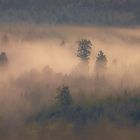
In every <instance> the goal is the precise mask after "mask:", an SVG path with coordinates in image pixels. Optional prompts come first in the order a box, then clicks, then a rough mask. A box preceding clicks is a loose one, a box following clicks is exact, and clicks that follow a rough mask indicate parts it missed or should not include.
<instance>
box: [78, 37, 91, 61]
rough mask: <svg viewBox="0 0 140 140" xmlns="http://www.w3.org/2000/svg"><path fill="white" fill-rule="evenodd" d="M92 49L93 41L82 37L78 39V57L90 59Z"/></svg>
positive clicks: (85, 59) (84, 59)
mask: <svg viewBox="0 0 140 140" xmlns="http://www.w3.org/2000/svg"><path fill="white" fill-rule="evenodd" d="M91 49H92V43H91V41H90V40H86V39H81V40H80V41H78V50H77V57H79V58H80V59H81V60H82V61H88V60H89V59H90V54H91Z"/></svg>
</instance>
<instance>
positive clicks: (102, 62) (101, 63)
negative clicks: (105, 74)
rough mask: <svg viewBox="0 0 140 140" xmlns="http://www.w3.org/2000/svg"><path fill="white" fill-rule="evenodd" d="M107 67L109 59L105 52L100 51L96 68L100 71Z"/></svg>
mask: <svg viewBox="0 0 140 140" xmlns="http://www.w3.org/2000/svg"><path fill="white" fill-rule="evenodd" d="M106 65H107V58H106V55H105V54H104V52H103V51H102V50H101V51H99V53H98V55H97V57H96V66H97V68H99V69H104V68H105V67H106Z"/></svg>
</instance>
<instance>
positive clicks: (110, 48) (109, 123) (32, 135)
mask: <svg viewBox="0 0 140 140" xmlns="http://www.w3.org/2000/svg"><path fill="white" fill-rule="evenodd" d="M0 40H1V41H0V51H1V55H2V54H3V53H4V54H5V55H6V57H7V61H6V63H4V64H3V63H1V61H3V60H1V59H0V130H1V131H0V138H1V139H4V140H19V139H20V140H22V139H27V140H40V139H41V140H59V139H66V140H67V139H68V140H72V139H73V140H75V139H79V140H82V139H89V140H90V139H96V140H102V139H108V140H111V139H116V140H118V139H120V140H123V139H128V140H138V139H139V137H140V134H139V130H140V93H139V92H140V80H139V79H140V75H139V71H140V63H139V60H140V56H139V52H140V48H139V46H140V29H139V28H138V27H135V28H124V27H96V26H94V27H92V26H91V27H89V26H88V27H86V26H84V27H83V26H45V25H42V26H37V25H31V24H30V25H29V24H27V25H25V24H13V25H1V26H0ZM82 40H84V41H85V40H86V41H85V42H88V43H87V44H88V45H89V44H90V43H91V44H90V45H89V46H91V49H90V53H89V55H88V56H87V58H88V59H86V61H85V60H84V59H83V55H81V54H79V53H78V48H79V46H80V43H79V42H80V41H81V42H82ZM85 42H84V43H85ZM82 43H83V42H82ZM80 53H81V52H80ZM102 53H103V54H102ZM79 56H80V57H79ZM99 56H101V57H99ZM84 57H85V55H84ZM0 58H1V57H0ZM99 58H101V60H100V59H99ZM98 62H99V63H98ZM100 62H101V64H100ZM102 62H103V64H102ZM100 67H101V68H100Z"/></svg>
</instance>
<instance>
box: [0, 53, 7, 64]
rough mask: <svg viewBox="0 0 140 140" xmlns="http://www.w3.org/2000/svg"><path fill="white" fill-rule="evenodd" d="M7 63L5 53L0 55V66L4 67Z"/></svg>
mask: <svg viewBox="0 0 140 140" xmlns="http://www.w3.org/2000/svg"><path fill="white" fill-rule="evenodd" d="M7 63H8V58H7V55H6V53H5V52H2V53H1V54H0V65H4V64H7Z"/></svg>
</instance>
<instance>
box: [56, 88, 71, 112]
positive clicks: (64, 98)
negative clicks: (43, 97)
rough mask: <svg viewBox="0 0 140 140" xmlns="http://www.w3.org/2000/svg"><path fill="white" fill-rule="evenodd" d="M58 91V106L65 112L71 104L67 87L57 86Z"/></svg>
mask: <svg viewBox="0 0 140 140" xmlns="http://www.w3.org/2000/svg"><path fill="white" fill-rule="evenodd" d="M58 92H59V95H58V96H57V99H58V106H59V107H60V110H61V111H62V112H63V114H65V113H66V112H67V111H68V110H69V108H70V106H71V104H72V97H71V95H70V91H69V87H68V86H63V87H62V88H58Z"/></svg>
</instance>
